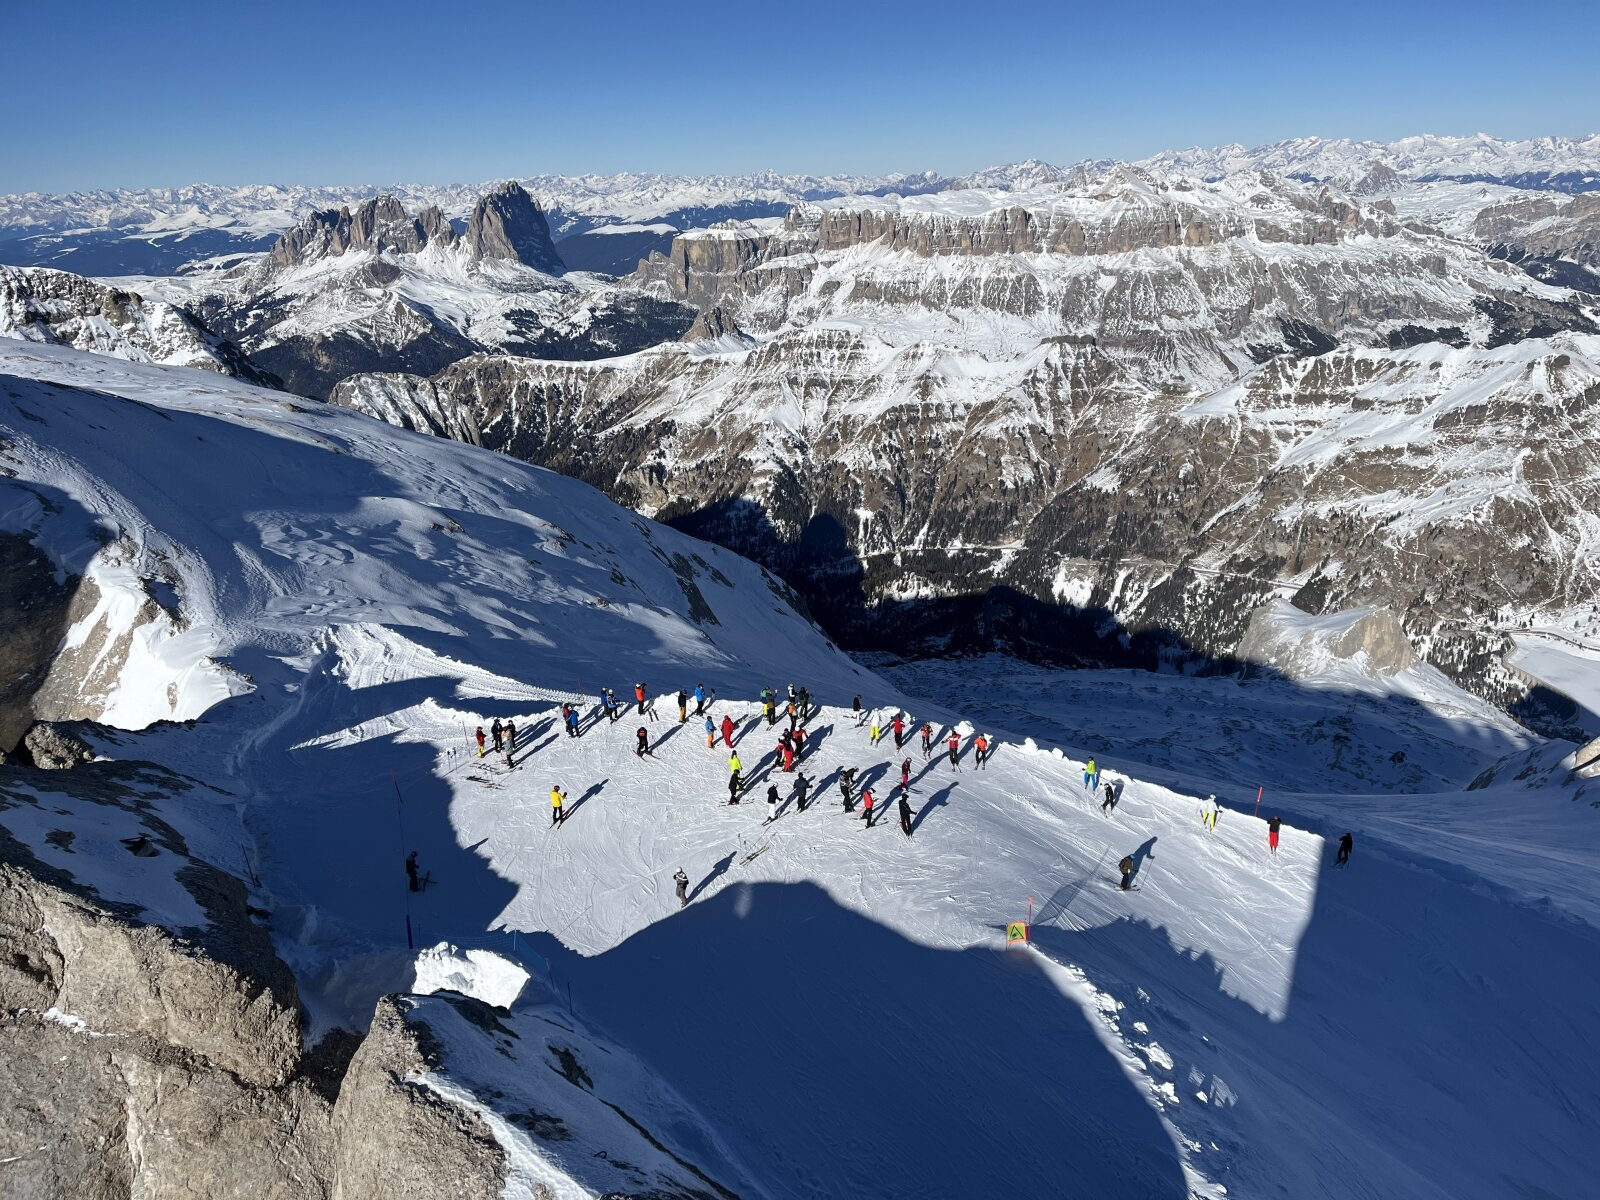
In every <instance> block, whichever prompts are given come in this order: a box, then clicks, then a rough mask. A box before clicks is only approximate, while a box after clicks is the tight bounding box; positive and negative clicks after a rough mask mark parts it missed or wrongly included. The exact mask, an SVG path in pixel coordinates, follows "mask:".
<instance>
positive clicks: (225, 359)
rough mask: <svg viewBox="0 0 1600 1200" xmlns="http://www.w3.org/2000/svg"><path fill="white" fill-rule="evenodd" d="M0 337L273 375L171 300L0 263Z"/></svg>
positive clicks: (244, 375)
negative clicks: (166, 302) (162, 300)
mask: <svg viewBox="0 0 1600 1200" xmlns="http://www.w3.org/2000/svg"><path fill="white" fill-rule="evenodd" d="M0 337H16V338H22V339H24V340H25V341H33V342H45V343H49V344H52V345H58V346H71V347H73V348H74V349H77V350H88V351H90V352H92V353H95V354H108V355H111V356H112V357H114V358H124V359H128V360H130V361H132V362H151V363H165V364H168V365H170V366H176V367H198V368H199V369H200V370H202V371H216V372H217V373H219V374H222V375H233V376H237V377H238V378H241V379H247V380H249V381H250V382H252V383H260V384H265V385H267V386H272V385H273V384H274V383H275V382H276V381H275V380H273V379H272V378H271V377H269V376H267V375H265V374H263V373H262V372H260V371H259V370H257V369H256V368H255V367H254V366H253V365H252V364H251V363H250V362H248V361H247V360H246V358H245V356H244V355H243V354H242V353H240V351H239V350H238V348H237V347H236V346H234V345H233V344H232V343H231V342H227V341H225V340H223V339H221V338H218V337H215V336H213V335H212V334H211V333H210V332H209V331H208V330H207V329H206V328H205V327H204V326H203V325H201V323H200V322H199V321H198V320H196V319H195V317H194V316H193V315H192V314H190V313H189V312H187V311H185V310H184V309H182V308H180V307H178V306H176V305H173V304H164V303H162V302H161V301H159V300H147V299H145V298H144V297H143V296H141V295H139V294H138V293H137V292H129V291H124V290H122V289H121V288H114V287H107V286H106V285H105V284H102V283H96V282H95V281H94V280H92V279H85V278H83V277H82V276H80V275H72V274H69V273H68V272H66V271H52V270H49V269H47V268H44V267H7V266H0Z"/></svg>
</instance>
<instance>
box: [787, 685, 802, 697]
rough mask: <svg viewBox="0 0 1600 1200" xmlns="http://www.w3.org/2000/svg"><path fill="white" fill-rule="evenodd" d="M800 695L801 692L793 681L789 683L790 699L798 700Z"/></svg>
mask: <svg viewBox="0 0 1600 1200" xmlns="http://www.w3.org/2000/svg"><path fill="white" fill-rule="evenodd" d="M799 696H800V693H799V692H797V691H795V687H794V684H792V683H791V684H790V685H789V699H790V700H796V699H798V698H799Z"/></svg>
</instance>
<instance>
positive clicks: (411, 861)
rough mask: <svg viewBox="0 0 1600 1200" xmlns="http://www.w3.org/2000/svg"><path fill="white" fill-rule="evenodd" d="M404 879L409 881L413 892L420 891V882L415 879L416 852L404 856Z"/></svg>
mask: <svg viewBox="0 0 1600 1200" xmlns="http://www.w3.org/2000/svg"><path fill="white" fill-rule="evenodd" d="M406 879H408V880H409V881H410V883H411V890H412V891H413V892H420V891H421V890H422V881H421V880H420V879H418V878H417V852H416V851H415V850H413V851H412V852H411V853H410V854H408V855H406Z"/></svg>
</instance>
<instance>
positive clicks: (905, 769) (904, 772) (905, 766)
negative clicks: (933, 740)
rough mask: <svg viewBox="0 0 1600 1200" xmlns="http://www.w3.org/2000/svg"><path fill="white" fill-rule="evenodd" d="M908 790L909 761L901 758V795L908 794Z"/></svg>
mask: <svg viewBox="0 0 1600 1200" xmlns="http://www.w3.org/2000/svg"><path fill="white" fill-rule="evenodd" d="M910 790H911V760H910V759H909V758H902V759H901V760H900V791H901V792H902V793H905V792H909V791H910Z"/></svg>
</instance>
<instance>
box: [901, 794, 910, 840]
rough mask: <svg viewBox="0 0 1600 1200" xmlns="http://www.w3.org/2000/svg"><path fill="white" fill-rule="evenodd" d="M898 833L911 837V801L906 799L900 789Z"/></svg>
mask: <svg viewBox="0 0 1600 1200" xmlns="http://www.w3.org/2000/svg"><path fill="white" fill-rule="evenodd" d="M900 832H901V833H903V834H905V835H906V836H907V837H910V836H911V801H909V800H907V799H906V793H905V789H904V788H901V789H900Z"/></svg>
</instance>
